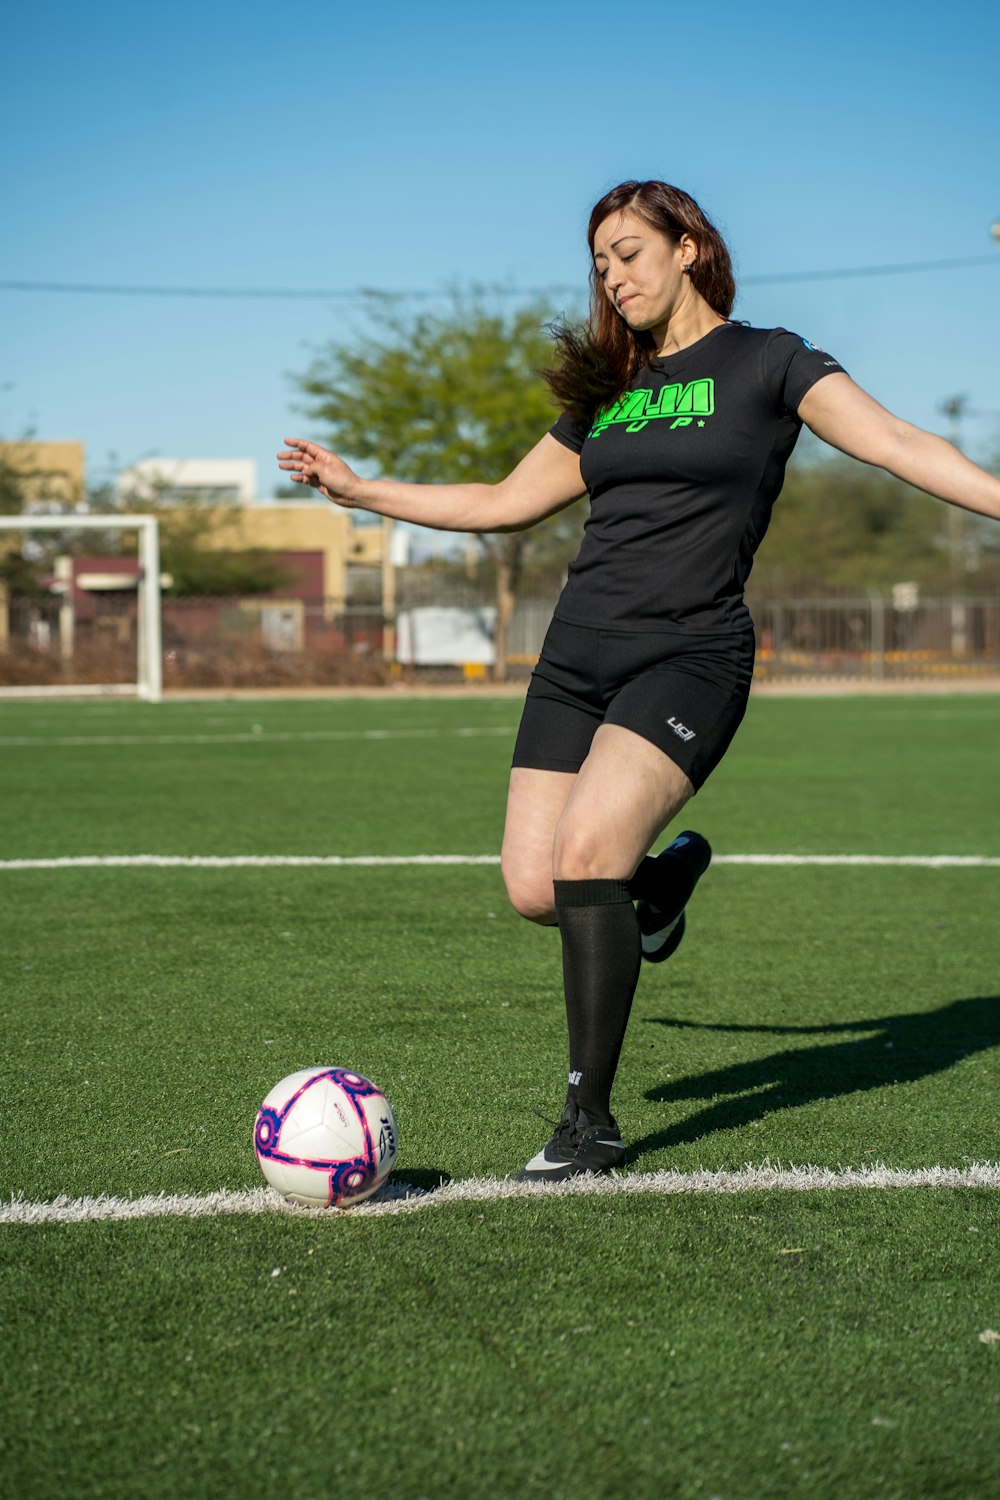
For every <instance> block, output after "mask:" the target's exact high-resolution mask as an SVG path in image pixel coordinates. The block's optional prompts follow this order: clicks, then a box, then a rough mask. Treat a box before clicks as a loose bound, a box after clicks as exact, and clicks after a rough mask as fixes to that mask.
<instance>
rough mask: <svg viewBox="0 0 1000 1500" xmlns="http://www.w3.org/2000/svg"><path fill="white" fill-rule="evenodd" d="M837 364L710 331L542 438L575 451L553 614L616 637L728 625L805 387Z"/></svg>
mask: <svg viewBox="0 0 1000 1500" xmlns="http://www.w3.org/2000/svg"><path fill="white" fill-rule="evenodd" d="M841 369H842V366H841V365H840V364H839V363H838V362H837V360H835V359H833V358H832V356H831V355H829V354H827V353H825V352H824V351H823V350H822V349H817V348H815V347H814V346H813V345H812V344H810V343H809V342H808V340H806V339H803V338H800V337H799V336H798V334H795V333H789V332H788V330H787V329H785V328H745V327H743V326H742V325H740V324H738V323H723V324H721V325H720V326H719V327H717V328H713V329H712V330H711V332H710V333H707V334H705V335H704V337H703V338H700V339H698V341H697V342H696V343H694V344H689V345H688V347H687V348H686V349H681V350H680V352H679V353H677V354H671V355H668V356H667V357H666V358H664V359H657V360H654V361H653V362H652V364H651V365H649V366H648V367H647V368H645V369H643V370H642V371H640V373H639V375H638V376H637V378H636V380H635V382H634V385H633V388H632V389H630V390H628V391H626V393H625V395H624V396H623V397H622V398H621V399H620V400H619V401H617V402H615V403H614V405H613V406H611V407H608V408H606V409H605V410H604V411H601V412H599V413H598V415H597V417H596V418H595V419H594V420H593V421H592V422H583V421H577V420H575V419H573V418H572V417H570V416H568V415H567V414H565V413H564V414H563V415H562V416H561V417H560V418H559V420H558V421H557V422H556V423H555V426H554V427H553V428H552V429H551V431H552V436H553V437H554V438H557V439H558V441H559V442H560V443H563V444H564V445H565V447H567V448H571V449H572V450H573V452H574V453H579V455H580V468H581V471H582V474H583V479H584V483H585V484H586V486H587V490H588V492H589V494H590V502H591V504H590V516H589V518H588V520H587V524H586V530H585V535H584V539H583V545H582V546H581V548H580V553H579V555H578V557H577V558H576V561H575V562H573V563H571V564H570V569H569V578H568V581H567V583H566V587H565V589H564V590H563V593H562V596H561V598H560V600H559V603H558V605H557V606H556V615H557V616H558V617H559V618H560V619H563V620H568V621H570V622H571V623H574V624H578V625H593V626H598V627H606V628H611V629H614V628H618V629H627V630H666V631H678V630H680V631H690V632H695V631H708V632H716V631H729V630H734V629H737V630H739V629H744V628H746V626H747V623H748V621H749V614H748V611H747V608H746V605H745V604H744V603H743V590H744V587H745V585H746V581H747V577H748V575H749V573H750V568H751V565H752V562H753V556H754V553H755V552H756V550H757V548H758V546H759V545H760V542H761V540H762V539H763V536H764V533H765V531H766V530H767V527H768V523H769V521H770V519H771V507H772V506H773V504H774V501H775V500H776V498H777V496H778V493H779V491H780V489H781V485H782V481H783V479H784V476H785V464H786V463H787V461H788V457H789V454H790V453H791V451H792V449H793V448H794V446H795V440H796V438H797V437H798V435H799V432H800V431H801V428H802V423H801V422H800V420H799V418H798V417H797V415H796V409H797V407H798V404H799V402H800V401H801V400H802V397H803V396H804V395H805V393H806V391H808V390H809V388H810V387H811V386H813V385H815V383H816V381H817V380H821V379H822V377H823V376H824V375H830V374H832V373H833V372H834V371H837V370H841Z"/></svg>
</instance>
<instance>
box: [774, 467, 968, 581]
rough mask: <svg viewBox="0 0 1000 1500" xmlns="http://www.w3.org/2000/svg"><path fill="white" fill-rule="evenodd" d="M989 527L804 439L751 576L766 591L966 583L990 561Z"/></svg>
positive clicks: (889, 475) (790, 469)
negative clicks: (802, 447)
mask: <svg viewBox="0 0 1000 1500" xmlns="http://www.w3.org/2000/svg"><path fill="white" fill-rule="evenodd" d="M994 531H995V527H992V526H990V524H989V523H986V524H985V525H981V524H980V523H979V520H978V518H977V517H974V516H969V515H966V514H964V513H963V512H961V511H958V510H957V509H956V508H955V507H953V506H950V505H946V504H944V503H943V502H942V501H940V500H935V499H933V498H932V497H931V496H929V495H925V494H924V493H923V492H922V491H920V490H916V489H914V488H913V487H912V486H910V485H908V484H904V483H903V482H902V481H901V480H898V479H895V478H893V476H892V475H891V474H887V473H886V472H885V470H884V469H876V468H872V467H871V466H870V465H868V464H863V463H859V462H858V461H857V460H855V459H852V458H846V457H842V456H840V455H836V456H833V455H828V453H827V451H826V450H824V449H823V448H822V447H821V446H820V445H819V444H818V443H815V442H812V441H810V440H809V439H808V438H807V439H806V440H805V445H804V449H803V450H802V451H801V457H799V458H798V459H797V460H796V461H795V462H793V464H792V465H791V466H790V467H789V470H788V474H787V477H786V480H785V486H784V489H783V490H782V493H781V495H780V497H779V499H778V501H777V503H776V505H775V508H774V518H773V520H772V522H771V527H770V530H769V531H768V534H767V537H766V539H765V540H764V542H763V544H762V546H761V550H760V553H759V555H758V560H757V563H756V565H755V568H754V585H755V588H756V590H757V591H758V592H760V591H761V590H762V589H766V590H767V591H768V592H769V593H781V592H788V591H790V590H794V591H796V592H800V593H801V592H804V591H811V590H817V589H818V590H823V589H827V588H831V587H832V588H836V589H838V590H839V589H844V588H853V589H857V590H858V592H860V593H865V592H867V591H870V590H874V591H880V592H885V591H887V590H889V589H891V588H892V586H893V585H894V584H896V583H901V582H904V581H912V582H914V583H918V584H920V585H921V586H922V587H926V588H932V589H937V590H940V591H942V592H946V591H947V592H951V591H953V590H960V591H966V592H967V591H968V590H969V589H970V588H973V587H976V586H979V585H981V584H982V585H985V584H986V583H988V581H989V577H990V575H991V573H992V572H993V571H994V570H995V563H996V552H995V547H996V537H995V535H994Z"/></svg>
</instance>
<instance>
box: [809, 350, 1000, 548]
mask: <svg viewBox="0 0 1000 1500" xmlns="http://www.w3.org/2000/svg"><path fill="white" fill-rule="evenodd" d="M799 416H800V417H801V418H802V420H803V422H805V424H806V426H807V427H808V428H809V429H810V431H811V432H814V433H815V434H816V436H817V437H819V438H822V439H823V441H824V442H825V443H830V444H831V445H832V446H833V447H834V448H839V449H840V450H841V452H842V453H849V454H850V456H851V457H852V458H860V459H861V460H862V461H863V462H864V463H866V464H877V465H878V466H879V468H882V469H888V471H889V473H890V474H895V476H896V478H897V479H904V480H905V481H906V483H907V484H912V485H915V486H916V488H917V489H918V490H926V491H927V493H928V494H929V495H935V496H936V497H937V499H938V500H947V501H949V503H950V504H952V505H960V506H962V508H963V509H964V510H972V511H976V512H977V513H978V514H979V515H982V516H993V517H994V518H995V519H997V520H1000V479H997V477H996V475H994V474H989V473H987V471H986V470H985V469H981V468H980V467H979V465H978V464H974V463H973V462H972V460H971V459H969V458H966V457H965V454H964V453H960V452H959V451H958V449H957V448H955V447H953V446H952V444H951V443H949V442H946V441H945V439H944V438H942V437H936V436H935V434H934V433H932V432H925V431H924V430H923V428H922V427H914V426H913V424H912V422H904V421H903V420H902V419H901V418H900V417H894V416H893V414H892V412H891V411H886V409H885V407H884V406H879V404H878V402H877V401H876V400H875V399H874V397H872V396H869V395H868V393H867V391H863V390H862V389H861V387H860V386H859V385H855V383H854V381H853V380H852V379H851V377H850V376H849V375H844V374H842V373H840V372H838V373H836V374H833V375H826V376H824V378H823V379H822V380H817V382H816V384H815V385H814V386H812V387H811V388H810V389H809V390H808V391H807V392H806V394H805V395H804V396H803V398H802V400H801V401H800V402H799Z"/></svg>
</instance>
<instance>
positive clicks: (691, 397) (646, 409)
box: [588, 379, 715, 438]
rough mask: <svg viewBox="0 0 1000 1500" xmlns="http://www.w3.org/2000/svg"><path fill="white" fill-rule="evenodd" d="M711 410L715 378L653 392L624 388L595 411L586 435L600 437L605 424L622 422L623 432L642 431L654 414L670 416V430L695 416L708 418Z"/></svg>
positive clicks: (667, 386) (688, 421) (688, 423)
mask: <svg viewBox="0 0 1000 1500" xmlns="http://www.w3.org/2000/svg"><path fill="white" fill-rule="evenodd" d="M714 410H715V381H714V380H711V379H704V380H690V381H688V383H687V385H665V386H663V387H662V389H661V390H659V391H657V392H656V394H655V395H654V394H653V392H652V391H626V392H625V394H624V396H622V397H621V398H620V399H619V400H618V401H616V402H615V403H614V405H613V406H607V407H605V408H604V410H603V411H601V412H598V414H597V420H596V421H595V422H594V425H593V427H592V428H591V429H590V432H589V434H588V436H590V437H592V438H599V437H600V435H601V433H602V432H603V431H604V429H605V428H606V427H611V426H613V425H615V426H616V425H617V424H618V423H624V425H625V431H626V432H641V431H642V429H643V428H644V427H645V425H646V423H647V422H651V421H652V420H653V419H654V418H655V417H672V418H673V421H672V422H671V423H670V430H671V432H672V431H673V430H674V428H675V427H690V426H691V423H692V422H693V421H694V419H695V417H710V416H711V415H712V413H713V411H714ZM702 425H704V424H702Z"/></svg>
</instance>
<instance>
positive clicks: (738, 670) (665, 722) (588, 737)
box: [513, 619, 754, 790]
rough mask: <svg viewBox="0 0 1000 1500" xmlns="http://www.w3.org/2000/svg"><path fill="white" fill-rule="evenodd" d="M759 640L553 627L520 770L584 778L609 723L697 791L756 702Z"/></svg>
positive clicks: (520, 748)
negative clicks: (647, 745) (641, 742)
mask: <svg viewBox="0 0 1000 1500" xmlns="http://www.w3.org/2000/svg"><path fill="white" fill-rule="evenodd" d="M753 658H754V638H753V633H752V631H750V630H746V631H740V632H739V633H736V634H728V635H684V634H681V633H679V632H676V631H675V632H673V633H667V632H666V631H639V630H636V631H626V630H600V629H593V628H591V627H590V626H585V625H571V624H569V623H568V621H566V620H558V619H555V620H553V621H552V624H551V625H550V626H549V629H548V633H547V635H546V637H545V643H544V645H543V646H542V654H541V656H540V658H539V661H538V665H537V666H536V668H535V670H534V672H533V673H532V675H531V682H530V684H529V686H528V696H527V698H526V699H525V703H524V712H523V714H522V716H521V727H520V729H519V730H518V734H517V742H516V744H515V746H514V762H513V763H514V765H515V766H526V767H530V768H533V769H535V770H539V771H579V769H580V767H581V766H582V765H583V762H584V761H585V760H586V758H587V754H588V752H589V750H590V745H591V741H592V740H593V738H594V735H595V733H596V732H597V730H598V729H599V727H600V726H601V725H602V724H620V725H622V726H623V727H624V728H625V729H631V730H633V731H634V732H635V733H636V734H641V735H642V737H643V739H645V740H649V741H650V742H651V743H652V744H654V745H656V746H657V747H658V748H659V749H660V750H662V751H663V753H664V754H665V755H668V756H669V757H670V759H671V760H672V761H674V762H675V763H676V764H677V765H678V766H680V768H681V770H682V771H683V772H684V773H685V775H686V776H687V777H688V779H689V780H690V781H691V783H692V784H693V786H694V788H695V790H697V789H698V787H700V786H701V785H702V784H703V783H704V782H705V781H706V780H707V778H708V777H709V775H710V774H711V772H712V771H714V770H715V767H716V766H717V765H718V764H719V761H720V760H721V759H722V757H723V755H724V754H725V753H726V751H727V750H728V748H729V745H730V742H731V741H732V738H733V735H734V734H735V733H736V731H737V729H738V728H739V726H740V721H741V720H742V718H743V715H744V713H745V712H746V706H747V699H748V698H749V696H750V679H751V677H752V675H753Z"/></svg>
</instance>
